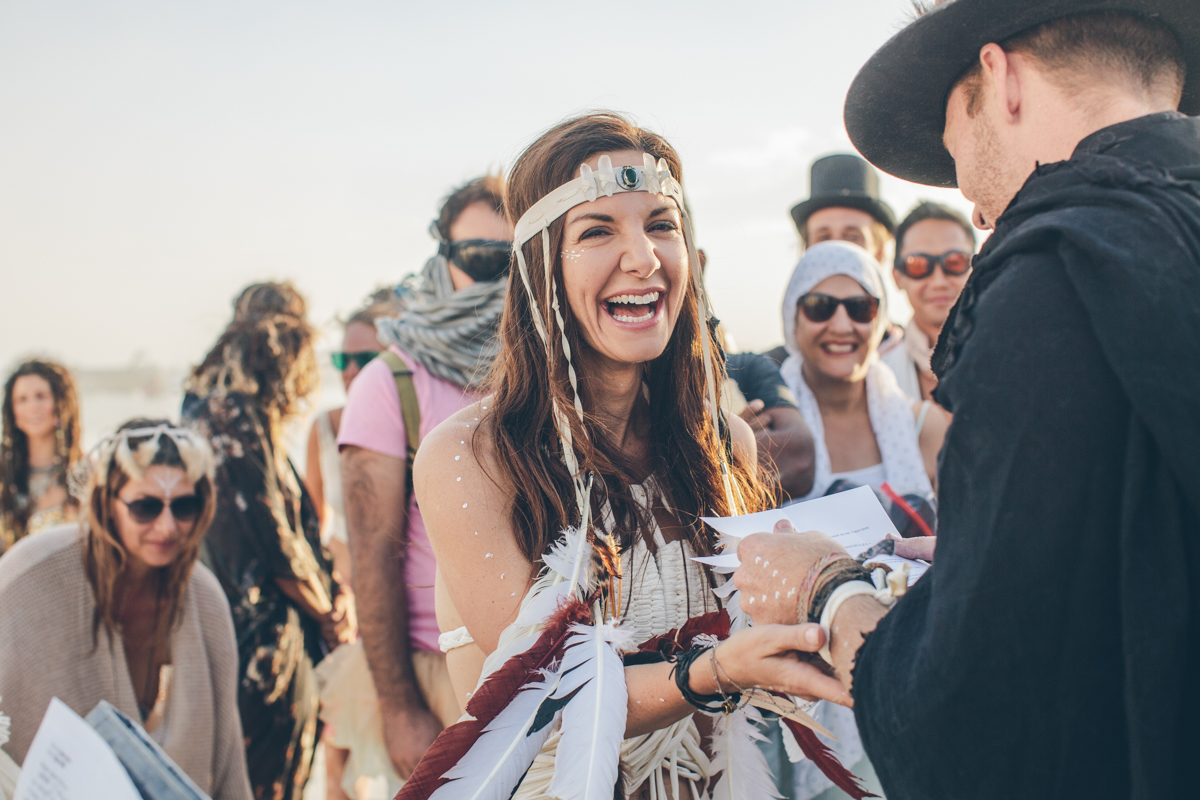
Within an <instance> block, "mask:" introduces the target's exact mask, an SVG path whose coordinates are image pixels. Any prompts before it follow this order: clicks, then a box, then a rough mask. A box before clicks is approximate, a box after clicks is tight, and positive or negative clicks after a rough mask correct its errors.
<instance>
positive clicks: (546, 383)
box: [488, 113, 768, 564]
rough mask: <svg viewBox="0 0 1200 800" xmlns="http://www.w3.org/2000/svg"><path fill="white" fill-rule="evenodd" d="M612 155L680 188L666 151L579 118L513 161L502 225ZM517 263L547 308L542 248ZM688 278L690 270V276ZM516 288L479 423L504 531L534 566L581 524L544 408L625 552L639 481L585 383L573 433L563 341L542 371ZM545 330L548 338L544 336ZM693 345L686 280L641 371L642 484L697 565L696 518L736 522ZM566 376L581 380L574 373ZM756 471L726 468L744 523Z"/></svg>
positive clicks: (701, 535)
mask: <svg viewBox="0 0 1200 800" xmlns="http://www.w3.org/2000/svg"><path fill="white" fill-rule="evenodd" d="M621 150H635V151H639V152H643V153H648V154H649V155H651V156H653V157H654V159H655V160H656V161H657V160H658V159H660V158H663V159H666V161H667V164H668V165H669V166H670V169H671V174H672V175H673V176H675V178H676V179H677V180H679V181H680V182H681V183H682V179H683V174H682V167H681V164H680V162H679V156H678V155H677V154H676V153H675V150H674V149H673V148H672V147H671V145H670V144H668V143H667V141H666V140H665V139H663V138H662V137H660V136H658V135H656V134H654V133H651V132H649V131H646V130H643V129H641V128H638V127H637V126H635V125H633V124H632V123H631V122H629V121H628V120H626V119H624V118H623V117H621V116H619V115H616V114H611V113H597V114H589V115H587V116H583V117H578V118H576V119H572V120H568V121H566V122H563V123H561V124H559V125H556V126H555V127H553V128H551V129H550V130H549V131H547V132H546V133H544V134H543V135H542V136H541V137H540V138H539V139H538V140H537V141H535V142H534V143H533V144H532V145H530V147H529V148H528V149H527V150H526V151H525V152H524V153H523V154H522V155H521V156H520V158H518V159H517V162H516V164H515V166H514V167H513V169H512V172H511V173H510V175H509V179H508V193H507V195H506V197H505V211H506V212H507V214H508V218H509V221H510V222H512V223H513V224H514V225H515V224H516V222H517V221H518V220H519V219H520V218H521V215H522V214H524V213H525V212H526V211H527V210H528V209H529V207H530V206H532V205H533V204H534V203H536V202H537V201H538V200H540V199H542V198H543V197H545V196H546V195H547V194H549V193H550V192H551V191H553V190H554V189H557V188H558V187H559V186H561V185H562V184H564V183H566V182H567V181H570V180H572V179H573V178H575V177H577V175H578V171H579V165H580V164H582V163H584V162H585V161H587V160H588V159H590V158H592V157H593V156H595V155H597V154H600V153H612V152H616V151H621ZM563 227H564V221H563V220H562V219H561V218H560V219H558V220H556V221H555V222H554V223H553V224H552V225H551V226H550V228H549V234H550V252H551V253H555V254H557V253H560V252H561V250H562V238H563ZM524 255H525V259H526V263H527V264H528V265H529V278H530V282H531V285H532V288H533V295H534V296H535V297H540V298H545V297H549V294H550V293H549V291H548V288H547V286H546V285H545V284H546V280H545V267H544V264H543V262H542V246H541V237H535V238H534V239H532V240H531V241H530V242H529V243H527V244H526V245H525V248H524ZM691 267H692V268H693V269H696V268H698V265H691ZM552 272H553V275H554V276H555V279H556V282H557V286H558V292H559V298H558V301H559V304H560V306H561V307H562V308H564V309H569V308H570V306H569V304H568V303H567V300H566V296H565V294H564V293H563V280H562V261H561V257H560V256H557V255H556V256H555V257H554V264H553V265H552ZM520 281H521V279H520V277H519V275H518V274H517V272H516V270H514V271H513V273H512V275H510V277H509V286H508V297H507V299H506V302H505V308H504V316H503V317H502V318H501V323H500V336H501V348H500V355H499V357H498V358H497V359H496V362H495V365H494V367H493V372H492V376H491V380H492V389H493V391H494V394H495V396H494V398H493V401H492V404H491V406H490V410H489V412H488V414H489V421H490V423H491V428H492V431H493V438H494V447H495V453H494V463H495V464H496V465H497V466H496V469H498V470H500V471H501V472H502V473H503V474H502V476H500V477H501V478H502V484H501V485H504V486H506V487H508V488H509V489H510V490H511V492H512V496H513V509H512V526H513V530H514V532H515V534H516V537H517V544H518V546H519V547H520V548H521V551H522V553H523V554H524V555H525V556H526V557H527V558H528V559H529V560H530V561H532V562H534V563H535V564H536V563H537V562H538V560H539V559H540V558H541V556H542V554H543V553H545V552H546V551H547V550H548V549H549V547H550V545H551V544H552V543H553V542H554V540H555V539H556V538H557V537H558V536H559V533H560V531H561V530H562V529H563V528H564V527H567V526H572V525H578V524H579V522H580V519H579V513H578V510H577V509H575V508H574V502H573V499H572V498H573V497H574V491H573V489H572V484H571V476H570V475H569V474H568V472H567V468H566V467H565V466H564V464H563V460H562V454H561V445H560V443H559V437H558V434H557V431H556V428H555V426H554V421H553V416H552V415H553V411H552V401H554V402H556V403H557V405H558V407H559V408H560V409H563V410H564V411H566V412H567V417H568V418H569V419H570V425H571V428H572V438H573V439H574V441H575V447H576V451H577V452H578V454H579V465H580V469H581V470H582V471H583V472H584V473H585V474H591V475H593V476H594V485H593V490H592V504H593V509H592V518H593V519H602V517H601V516H600V510H601V509H602V508H603V505H604V504H605V503H608V505H609V507H610V508H611V510H612V512H613V517H614V519H615V520H616V523H617V528H618V531H617V532H618V533H619V535H620V537H621V539H622V543H623V544H625V545H628V544H629V543H630V542H631V541H632V540H633V539H635V538H636V537H637V536H638V535H644V533H645V532H646V531H647V530H648V526H649V525H650V524H652V523H651V519H650V518H649V512H648V510H647V509H639V508H638V505H637V503H636V502H635V501H634V500H633V497H632V493H631V491H630V486H631V485H632V484H634V483H637V482H639V481H641V480H644V479H645V478H646V477H647V476H646V475H639V474H635V469H636V465H635V464H633V463H631V461H630V459H629V458H628V457H627V456H626V455H624V454H623V453H622V452H621V450H620V448H619V447H618V446H617V445H616V444H615V443H614V442H613V441H612V440H611V439H610V438H609V435H608V431H607V430H606V428H605V426H604V423H603V422H602V421H601V420H599V419H598V418H597V417H596V416H595V415H594V414H592V413H590V412H591V409H593V408H594V407H595V405H594V403H593V401H592V398H591V397H589V393H588V390H587V381H586V376H583V378H584V379H583V380H581V381H580V394H581V399H582V401H583V407H584V410H585V414H584V421H583V422H582V423H580V421H579V419H578V417H577V416H576V415H575V414H574V413H572V412H571V411H570V409H572V408H573V405H574V400H573V396H572V393H571V388H570V383H569V380H568V376H567V362H566V359H565V357H564V355H563V348H562V341H561V337H560V336H559V335H558V334H555V333H551V336H550V343H551V347H552V351H553V352H552V356H551V358H550V360H549V363H547V357H546V350H545V347H544V345H543V344H542V341H541V339H540V338H539V337H538V334H537V332H536V330H535V328H534V321H533V315H534V314H543V315H544V314H545V313H546V309H537V308H531V307H530V304H529V295H528V293H527V292H526V291H525V289H524V287H523V286H522V284H521V282H520ZM543 319H545V316H543ZM547 322H549V321H548V320H547ZM565 322H566V325H565V328H566V330H565V335H566V339H567V341H568V343H569V344H570V347H571V352H572V353H574V354H578V353H580V351H581V347H582V341H581V335H580V331H579V326H578V324H577V323H576V321H575V318H574V316H573V315H571V314H567V315H566V319H565ZM550 329H551V330H552V331H553V330H554V327H553V326H551V327H550ZM701 336H710V337H711V332H710V331H709V330H708V325H707V324H706V323H705V322H704V321H703V320H701V319H700V317H699V313H698V306H697V297H696V289H695V285H694V284H693V282H692V281H691V280H690V279H689V280H688V282H687V289H686V292H685V296H684V302H683V308H682V309H681V311H680V314H679V318H678V320H677V322H676V324H675V330H674V331H673V332H672V334H671V338H670V340H669V341H668V343H667V347H666V349H665V350H664V351H663V353H662V354H661V355H660V356H659V357H658V358H656V359H654V360H653V361H651V362H649V363H647V364H646V365H645V366H646V371H645V381H646V384H647V387H648V389H649V398H648V404H649V425H648V426H646V431H645V433H646V444H647V451H648V453H649V461H650V464H649V466H650V471H651V474H652V475H653V476H654V478H655V480H656V482H657V484H658V486H659V487H660V489H661V490H662V491H663V492H664V493H665V494H666V496H667V498H668V500H669V502H670V504H671V506H672V509H673V510H674V512H675V514H676V515H677V517H678V520H679V522H680V523H681V524H682V525H684V526H685V527H686V528H687V529H688V531H689V536H690V543H691V545H692V547H693V548H694V549H695V550H697V551H699V552H701V553H711V552H712V542H711V540H710V539H709V537H708V535H707V534H706V533H705V531H704V527H703V524H702V523H701V522H700V519H699V517H700V516H701V515H710V514H712V515H725V514H732V513H736V512H735V510H734V509H732V508H730V507H729V502H728V500H727V497H726V493H725V489H724V484H723V480H722V476H721V470H720V461H721V458H722V453H721V452H720V450H719V449H718V444H717V441H718V439H717V437H716V436H715V435H714V431H713V417H712V415H711V414H710V412H709V408H708V404H707V401H706V396H707V394H706V392H707V390H706V386H705V377H704V375H705V372H704V363H703V360H702V358H703V356H702V349H701V339H700V337H701ZM710 341H711V344H712V346H711V351H712V370H713V373H714V374H715V375H716V380H717V386H718V389H719V387H720V386H721V384H722V383H723V381H724V377H725V365H724V360H723V358H722V356H721V351H720V348H719V347H718V346H717V344H716V341H715V339H710ZM575 358H576V359H578V355H576V356H575ZM551 365H553V367H552V370H551ZM575 366H576V369H578V368H579V364H578V361H576V364H575ZM721 428H722V430H721V441H723V442H724V445H723V446H724V448H725V449H726V455H728V453H729V450H730V447H729V431H728V426H727V425H726V424H722V425H721ZM730 461H731V462H732V459H730ZM754 469H755V467H754V465H749V466H748V468H747V467H743V466H740V465H738V464H736V463H730V471H731V479H732V480H733V482H734V484H735V491H739V492H740V494H741V497H742V498H743V500H744V502H745V504H746V506H747V508H746V510H747V511H758V510H760V509H762V508H765V507H766V506H767V502H768V494H767V492H766V490H765V488H764V487H763V485H762V484H761V483H760V482H759V481H758V478H757V476H756V474H755V472H754V471H753V470H754Z"/></svg>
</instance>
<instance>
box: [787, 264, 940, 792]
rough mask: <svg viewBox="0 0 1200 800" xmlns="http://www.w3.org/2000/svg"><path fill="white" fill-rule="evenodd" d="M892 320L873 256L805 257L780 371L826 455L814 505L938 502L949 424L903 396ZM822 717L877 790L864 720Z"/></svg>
mask: <svg viewBox="0 0 1200 800" xmlns="http://www.w3.org/2000/svg"><path fill="white" fill-rule="evenodd" d="M887 318H888V317H887V296H886V294H885V292H884V288H883V277H882V275H881V274H880V270H879V266H878V264H877V262H876V261H875V259H874V258H872V257H871V255H870V253H868V252H867V251H866V250H863V249H862V248H861V247H859V246H858V245H856V244H852V243H850V242H842V241H831V242H822V243H820V244H816V245H813V246H812V247H810V248H809V249H808V250H807V251H805V253H804V257H803V258H801V259H800V263H799V264H797V265H796V269H795V271H794V272H793V273H792V277H791V280H790V281H789V282H788V288H787V291H786V293H785V294H784V300H783V328H784V334H785V337H784V342H785V345H786V347H787V350H788V358H787V359H786V360H785V361H784V362H783V366H782V367H781V368H780V371H781V372H782V373H783V378H784V380H785V381H787V385H788V388H789V389H791V390H792V393H793V394H794V395H795V396H796V404H797V406H799V408H800V413H801V414H802V415H803V416H804V421H805V422H806V423H808V427H809V430H811V431H812V435H813V445H814V448H815V451H816V452H815V455H816V471H815V475H814V477H813V487H812V490H811V491H810V492H809V493H808V494H807V495H806V496H805V497H804V498H802V499H804V500H811V499H813V498H815V497H821V496H823V495H824V494H826V493H827V492H828V491H829V489H830V488H831V487H833V484H834V483H836V482H838V481H844V482H845V483H846V484H853V485H860V486H870V487H871V488H872V489H875V490H877V491H878V490H879V489H880V487H881V486H882V485H883V484H884V483H885V482H886V483H887V484H888V486H889V487H890V488H891V489H892V490H893V491H894V492H895V493H896V494H898V495H918V496H920V497H923V498H926V499H927V500H932V498H933V494H934V488H935V486H936V478H937V454H938V450H940V449H941V447H942V439H943V438H944V437H945V433H946V428H947V425H948V422H947V419H946V417H945V416H944V415H943V413H942V412H941V411H940V410H939V409H938V408H937V406H934V405H933V404H932V403H930V402H928V401H926V402H923V403H922V402H914V401H913V399H912V398H910V397H909V396H908V395H906V394H905V393H904V392H903V391H901V390H900V387H899V386H898V385H897V383H896V376H895V374H894V373H893V372H892V370H891V369H890V368H889V367H888V366H887V365H886V364H884V363H883V362H882V361H880V360H879V356H878V349H879V342H880V340H881V339H882V338H883V332H884V329H885V328H886V327H887ZM814 716H816V718H817V720H818V721H819V722H821V724H823V725H824V726H825V727H826V728H828V729H829V730H831V731H833V733H834V734H835V735H836V736H837V740H833V739H824V741H825V743H826V744H827V745H829V746H830V747H832V748H833V749H834V750H835V751H836V752H837V753H838V755H839V756H840V757H841V758H842V762H843V763H845V764H854V767H853V768H852V769H853V771H854V773H855V774H856V775H859V776H860V777H863V778H864V779H866V781H867V783H868V785H872V780H873V778H874V770H873V768H872V767H871V766H870V764H869V762H868V761H867V759H866V757H865V754H864V753H863V748H862V742H861V741H860V740H859V737H858V728H857V727H856V726H855V723H854V712H853V711H851V710H850V709H848V708H843V707H841V706H837V705H834V704H832V703H822V704H821V705H820V706H819V707H818V708H817V710H816V711H815V712H814ZM860 759H861V761H860ZM856 762H857V763H856ZM792 777H793V794H792V797H793V798H795V800H827V798H828V799H830V800H832V798H842V797H845V796H846V795H844V794H841V793H839V790H838V789H836V788H829V787H830V785H831V784H830V781H829V780H828V779H827V778H826V777H825V776H824V775H822V774H821V773H820V772H819V771H818V770H817V769H815V768H814V767H813V765H812V763H811V762H808V761H804V762H800V763H799V764H795V765H794V766H793V775H792Z"/></svg>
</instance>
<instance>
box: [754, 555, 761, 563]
mask: <svg viewBox="0 0 1200 800" xmlns="http://www.w3.org/2000/svg"><path fill="white" fill-rule="evenodd" d="M760 561H762V556H755V557H754V563H755V564H757V563H758V562H760Z"/></svg>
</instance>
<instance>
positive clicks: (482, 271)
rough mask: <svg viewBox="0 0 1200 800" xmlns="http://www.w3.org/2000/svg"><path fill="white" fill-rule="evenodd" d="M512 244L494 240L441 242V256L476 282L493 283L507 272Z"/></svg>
mask: <svg viewBox="0 0 1200 800" xmlns="http://www.w3.org/2000/svg"><path fill="white" fill-rule="evenodd" d="M512 246H513V244H512V242H503V241H499V240H496V239H463V240H460V241H457V242H443V243H442V247H441V250H442V254H443V255H444V256H446V258H447V260H449V261H451V262H453V263H454V265H455V266H457V267H458V268H459V269H461V270H462V271H463V272H465V273H467V274H468V275H470V276H471V277H472V278H474V279H475V280H477V281H484V282H486V281H493V280H496V279H497V278H499V277H500V276H501V275H503V274H504V273H506V272H507V271H508V263H509V260H510V259H511V258H512Z"/></svg>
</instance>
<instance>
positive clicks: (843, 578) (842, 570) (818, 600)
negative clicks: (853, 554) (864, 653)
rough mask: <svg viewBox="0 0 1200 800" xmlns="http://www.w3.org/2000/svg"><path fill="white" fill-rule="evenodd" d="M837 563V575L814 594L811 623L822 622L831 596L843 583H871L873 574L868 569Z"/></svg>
mask: <svg viewBox="0 0 1200 800" xmlns="http://www.w3.org/2000/svg"><path fill="white" fill-rule="evenodd" d="M836 563H837V565H838V571H837V573H836V574H835V575H834V576H833V577H831V578H829V579H828V580H827V581H825V583H823V584H821V585H820V586H819V587H818V588H817V591H816V592H814V593H813V599H812V604H811V605H809V607H808V621H809V622H813V623H819V622H820V621H821V614H822V612H824V611H825V604H826V603H828V602H829V596H830V595H832V594H833V590H834V589H836V588H837V587H839V586H841V585H842V584H843V583H849V582H850V581H866V582H867V583H871V573H870V572H868V571H867V569H866V567H863V566H862V565H860V564H858V563H857V562H854V561H848V560H843V561H838V562H836ZM843 565H845V566H843ZM851 565H853V566H851Z"/></svg>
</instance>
